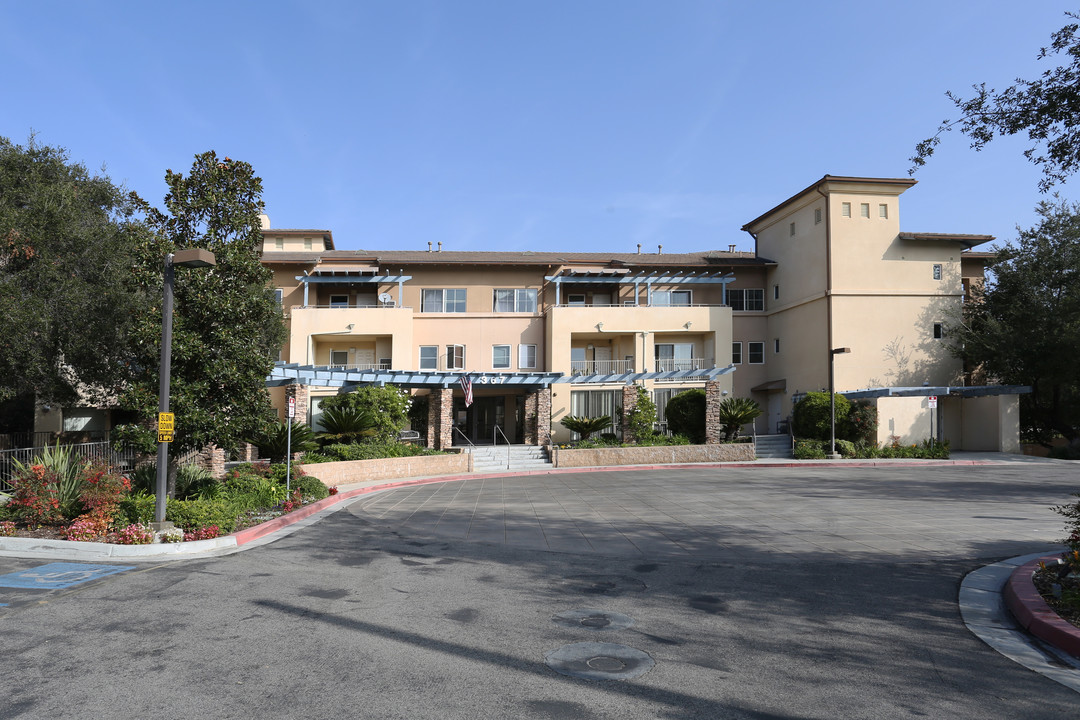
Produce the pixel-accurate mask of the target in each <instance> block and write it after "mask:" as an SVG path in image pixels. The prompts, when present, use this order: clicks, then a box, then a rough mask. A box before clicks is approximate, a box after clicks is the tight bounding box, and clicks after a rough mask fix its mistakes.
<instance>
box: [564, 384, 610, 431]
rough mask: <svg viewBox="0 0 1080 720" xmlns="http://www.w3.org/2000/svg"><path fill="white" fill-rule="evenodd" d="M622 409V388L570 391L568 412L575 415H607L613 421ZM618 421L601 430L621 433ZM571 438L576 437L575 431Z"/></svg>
mask: <svg viewBox="0 0 1080 720" xmlns="http://www.w3.org/2000/svg"><path fill="white" fill-rule="evenodd" d="M620 410H622V390H578V391H573V392H571V393H570V414H571V415H574V416H576V417H590V418H592V417H602V416H604V415H607V416H608V417H609V418H611V419H612V420H613V421H614V420H616V418H617V417H618V414H619V411H620ZM619 424H620V423H618V422H615V423H614V424H613V425H612V426H611V427H610V428H608V429H606V430H603V431H602V432H605V433H615V434H616V435H620V434H621V432H622V431H621V430H620V428H619ZM570 437H571V438H573V439H575V440H576V439H577V438H578V434H577V433H571V435H570Z"/></svg>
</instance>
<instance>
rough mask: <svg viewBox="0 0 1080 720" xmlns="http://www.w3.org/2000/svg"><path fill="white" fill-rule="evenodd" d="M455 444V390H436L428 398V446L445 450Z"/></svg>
mask: <svg viewBox="0 0 1080 720" xmlns="http://www.w3.org/2000/svg"><path fill="white" fill-rule="evenodd" d="M453 444H454V390H453V389H452V388H436V389H434V390H432V391H431V395H429V396H428V434H427V446H428V447H429V448H435V449H436V450H445V449H447V448H449V447H450V446H452V445H453Z"/></svg>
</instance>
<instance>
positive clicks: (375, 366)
mask: <svg viewBox="0 0 1080 720" xmlns="http://www.w3.org/2000/svg"><path fill="white" fill-rule="evenodd" d="M327 367H328V368H330V369H331V370H389V369H390V363H345V364H344V365H342V364H340V363H330V364H329V365H327Z"/></svg>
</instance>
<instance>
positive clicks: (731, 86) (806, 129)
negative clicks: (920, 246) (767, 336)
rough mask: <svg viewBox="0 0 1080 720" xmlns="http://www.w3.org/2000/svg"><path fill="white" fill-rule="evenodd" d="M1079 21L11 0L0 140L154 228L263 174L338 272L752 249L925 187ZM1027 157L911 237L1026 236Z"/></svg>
mask: <svg viewBox="0 0 1080 720" xmlns="http://www.w3.org/2000/svg"><path fill="white" fill-rule="evenodd" d="M1067 9H1070V5H1068V4H1066V3H1062V2H1054V1H1040V2H1017V0H988V1H986V2H979V3H974V2H951V1H949V0H936V1H934V2H924V1H923V0H913V1H912V0H909V1H908V2H903V3H883V2H866V1H865V0H862V1H852V2H818V3H804V2H800V3H796V2H780V1H764V0H762V1H760V2H746V0H741V1H740V2H727V1H722V0H714V1H712V2H704V1H698V0H655V1H652V2H640V1H637V0H603V1H601V0H573V1H570V0H544V1H543V2H536V1H534V0H484V1H477V0H445V1H442V2H436V1H430V0H410V1H409V2H392V1H379V2H373V1H370V0H352V1H349V2H340V1H338V0H320V1H319V2H295V3H294V2H275V1H273V0H270V1H268V2H258V3H256V2H229V1H224V2H222V1H221V0H218V1H216V2H204V1H201V0H196V1H193V2H183V3H159V2H142V1H139V2H136V1H131V2H93V3H90V2H55V1H50V0H40V1H39V2H33V3H32V2H26V1H25V0H18V1H17V2H16V1H15V0H0V68H2V70H3V78H2V80H0V135H2V136H4V137H7V138H9V139H11V140H13V141H15V142H18V143H20V144H21V143H24V142H25V141H26V139H27V137H28V135H29V133H30V132H31V131H33V132H35V133H37V139H38V141H39V142H41V143H45V144H49V145H59V146H63V147H66V148H68V149H69V151H70V154H71V157H72V159H73V160H78V161H81V162H83V163H85V164H86V165H87V166H88V167H89V168H91V169H97V168H100V167H101V166H102V165H103V164H104V165H105V166H106V172H107V173H108V174H109V175H110V176H111V177H112V179H113V180H114V181H116V182H118V183H123V184H124V185H126V186H127V187H128V188H129V189H132V190H135V191H136V192H138V193H139V194H140V195H142V196H143V197H145V198H147V199H148V200H150V201H151V202H153V203H155V204H159V205H160V202H161V198H162V196H163V195H164V193H165V187H164V182H163V176H164V173H165V170H166V169H167V168H171V169H173V170H178V171H179V170H182V171H186V170H187V169H188V168H189V167H190V166H191V161H192V158H193V156H194V155H195V154H196V153H199V152H202V151H205V150H209V149H213V150H216V151H217V152H218V153H219V154H220V155H227V156H229V157H232V158H237V159H241V160H246V161H248V162H250V163H251V164H252V165H254V167H255V170H256V172H257V173H258V174H259V175H260V176H261V177H262V179H263V184H264V188H265V192H264V200H265V201H266V206H267V213H268V214H269V215H270V218H271V221H272V223H273V225H274V226H275V227H288V228H320V229H322V228H328V229H330V230H332V231H333V233H334V238H335V241H336V243H337V246H338V248H339V249H360V248H364V249H380V248H394V249H411V248H415V249H426V247H427V242H428V241H431V242H438V241H442V242H443V243H444V248H445V249H452V250H498V249H533V250H541V249H552V250H582V251H584V250H595V251H621V252H633V251H634V249H635V245H636V243H639V242H640V243H643V244H644V246H645V249H646V250H651V251H655V246H656V245H657V244H661V243H662V244H663V245H664V249H665V252H684V251H695V250H705V249H726V248H727V246H728V245H729V244H733V243H734V244H736V245H737V246H738V247H739V248H740V249H747V250H748V249H751V248H752V241H751V239H750V237H749V236H748V235H747V234H746V233H743V232H741V231H740V230H739V228H740V227H741V226H742V225H743V224H744V223H746V222H747V221H749V220H751V219H753V218H754V217H756V216H757V215H759V214H760V213H762V212H764V211H765V210H768V209H769V208H770V207H772V206H773V205H775V204H776V203H778V202H780V201H781V200H784V199H785V198H787V197H789V196H790V195H792V194H793V193H795V192H796V191H798V190H801V189H802V188H803V187H805V186H807V185H809V184H810V183H811V182H813V181H815V180H817V179H818V178H820V177H821V176H822V175H824V174H826V173H829V174H833V175H870V176H884V177H906V173H907V170H908V167H909V162H908V157H910V155H911V154H912V152H913V148H914V145H915V143H916V142H918V141H919V140H922V139H923V138H925V137H927V136H928V135H930V134H932V133H933V131H934V130H935V129H936V127H937V125H938V123H939V122H940V121H941V120H943V119H945V118H946V117H955V113H954V112H953V109H952V105H951V104H950V102H949V101H948V100H947V99H946V98H945V97H944V92H945V91H946V90H949V89H951V90H954V91H957V92H960V93H961V94H963V93H964V92H965V91H966V90H968V89H969V88H970V86H971V84H972V83H975V82H980V81H985V82H987V83H988V85H990V86H993V87H998V88H1002V87H1004V86H1006V85H1008V84H1010V83H1011V82H1012V81H1013V80H1014V79H1015V78H1016V77H1025V78H1030V77H1034V76H1035V75H1037V74H1038V73H1039V72H1040V71H1041V70H1042V69H1044V66H1046V65H1047V63H1046V62H1042V63H1040V62H1038V61H1036V55H1037V53H1038V51H1039V48H1040V47H1042V46H1044V45H1046V44H1047V43H1048V39H1049V36H1050V34H1051V32H1053V31H1054V30H1056V29H1057V28H1059V27H1061V26H1062V25H1063V24H1064V23H1065V17H1064V14H1063V13H1064V11H1065V10H1067ZM1073 9H1077V8H1073ZM1025 147H1026V145H1025V144H1024V142H1023V141H1022V140H1020V139H1010V140H1001V141H997V142H995V143H994V144H992V145H991V146H990V148H989V149H988V150H985V151H983V152H982V153H975V152H973V151H971V150H969V149H968V142H967V140H966V138H964V137H963V136H961V135H959V134H958V133H951V134H950V135H949V136H948V137H947V138H946V140H945V142H944V144H943V146H942V147H941V148H940V149H939V150H938V153H937V155H936V156H935V157H934V158H933V159H932V160H931V162H930V164H929V165H928V166H927V167H926V168H924V169H923V170H921V171H920V172H919V173H918V174H917V176H916V177H917V179H918V180H919V184H918V185H917V186H916V187H915V188H913V189H911V190H909V191H908V192H907V193H906V194H905V195H904V198H903V200H902V204H901V218H900V220H901V226H902V228H903V229H904V230H908V231H920V232H967V233H987V234H992V235H995V236H997V237H999V238H1001V239H1003V240H1004V239H1008V238H1010V237H1013V236H1014V235H1015V226H1016V225H1017V224H1020V225H1024V226H1028V225H1030V224H1032V223H1033V218H1034V215H1033V213H1032V208H1033V207H1034V205H1035V203H1036V202H1038V200H1039V199H1040V197H1041V196H1040V195H1039V193H1038V191H1037V188H1036V183H1037V181H1038V178H1039V173H1038V171H1037V169H1036V168H1034V166H1032V165H1030V164H1029V163H1027V162H1026V161H1025V160H1024V158H1023V156H1022V154H1021V153H1022V150H1023V149H1024V148H1025ZM1078 185H1080V178H1076V179H1074V181H1073V182H1072V183H1071V184H1070V185H1065V186H1061V187H1060V188H1059V190H1060V192H1061V193H1062V194H1063V195H1064V196H1065V197H1070V198H1072V199H1078V198H1080V192H1076V191H1077V190H1078V188H1077V186H1078Z"/></svg>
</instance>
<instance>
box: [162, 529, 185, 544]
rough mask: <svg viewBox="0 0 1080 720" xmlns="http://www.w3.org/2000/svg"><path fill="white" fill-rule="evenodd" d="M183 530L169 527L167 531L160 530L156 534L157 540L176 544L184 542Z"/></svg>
mask: <svg viewBox="0 0 1080 720" xmlns="http://www.w3.org/2000/svg"><path fill="white" fill-rule="evenodd" d="M184 534H185V533H184V530H183V528H178V527H171V528H169V529H168V530H162V531H161V532H160V533H159V534H158V540H159V541H161V542H163V543H178V542H183V541H184Z"/></svg>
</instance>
